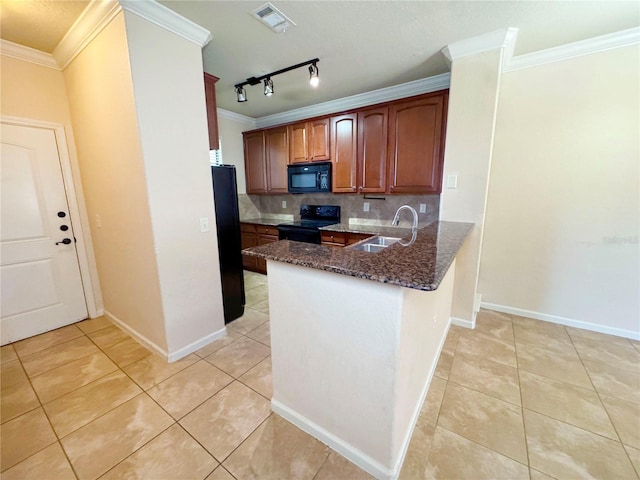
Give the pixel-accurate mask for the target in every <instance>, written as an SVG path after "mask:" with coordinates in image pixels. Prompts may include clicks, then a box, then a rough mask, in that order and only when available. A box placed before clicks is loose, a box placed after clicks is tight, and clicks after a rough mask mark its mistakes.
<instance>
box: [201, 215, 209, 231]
mask: <svg viewBox="0 0 640 480" xmlns="http://www.w3.org/2000/svg"><path fill="white" fill-rule="evenodd" d="M209 230H210V229H209V218H208V217H202V218H201V219H200V231H201V232H202V233H204V232H208V231H209Z"/></svg>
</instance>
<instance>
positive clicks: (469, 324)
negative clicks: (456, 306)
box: [451, 304, 482, 329]
mask: <svg viewBox="0 0 640 480" xmlns="http://www.w3.org/2000/svg"><path fill="white" fill-rule="evenodd" d="M481 306H482V304H481ZM451 323H452V324H453V325H457V326H458V327H464V328H471V329H474V328H476V318H475V315H474V317H473V320H463V319H462V318H457V317H451Z"/></svg>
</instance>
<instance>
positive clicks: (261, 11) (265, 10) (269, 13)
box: [251, 2, 296, 33]
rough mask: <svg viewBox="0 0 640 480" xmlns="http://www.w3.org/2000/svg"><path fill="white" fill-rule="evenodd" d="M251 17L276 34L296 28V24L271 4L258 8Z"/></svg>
mask: <svg viewBox="0 0 640 480" xmlns="http://www.w3.org/2000/svg"><path fill="white" fill-rule="evenodd" d="M251 15H253V16H254V17H256V18H257V19H258V20H260V22H262V23H264V24H265V25H266V26H267V27H269V28H270V29H271V30H273V31H274V32H276V33H284V32H286V31H287V29H288V28H289V27H295V26H296V24H295V23H293V22H292V21H291V19H289V18H288V17H287V16H286V15H285V14H284V13H282V12H281V11H280V10H278V9H277V8H276V7H274V6H273V4H271V3H270V2H267V3H265V4H264V5H262V6H261V7H258V8H256V9H255V10H254V11H253V12H251Z"/></svg>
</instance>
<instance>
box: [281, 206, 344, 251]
mask: <svg viewBox="0 0 640 480" xmlns="http://www.w3.org/2000/svg"><path fill="white" fill-rule="evenodd" d="M336 223H340V207H339V206H337V205H301V206H300V220H299V221H297V222H290V223H281V224H280V225H278V239H280V240H294V241H296V242H306V243H317V244H319V243H320V227H326V226H328V225H334V224H336Z"/></svg>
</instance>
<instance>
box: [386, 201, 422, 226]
mask: <svg viewBox="0 0 640 480" xmlns="http://www.w3.org/2000/svg"><path fill="white" fill-rule="evenodd" d="M405 208H406V209H408V210H409V211H411V213H413V225H412V226H411V231H412V232H414V231H416V230H417V229H418V212H416V209H415V208H413V207H412V206H410V205H402V206H401V207H400V208H399V209H398V211H397V212H396V216H395V217H393V221H392V222H391V225H393V226H394V227H395V226H397V225H398V223H400V212H401V211H402V210H404V209H405Z"/></svg>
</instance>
